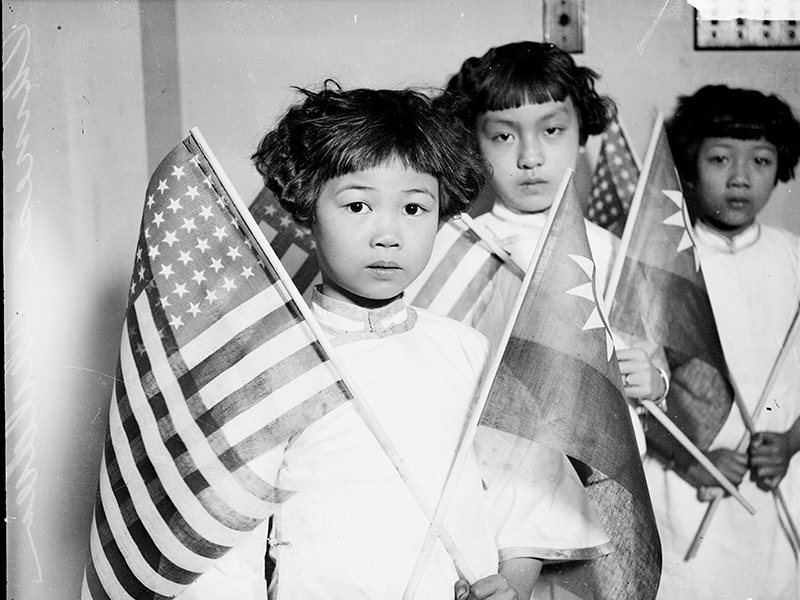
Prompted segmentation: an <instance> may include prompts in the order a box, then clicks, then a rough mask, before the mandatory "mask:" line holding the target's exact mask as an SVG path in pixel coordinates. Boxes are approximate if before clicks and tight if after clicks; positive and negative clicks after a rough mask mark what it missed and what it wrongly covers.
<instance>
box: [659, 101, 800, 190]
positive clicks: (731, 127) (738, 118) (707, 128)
mask: <svg viewBox="0 0 800 600" xmlns="http://www.w3.org/2000/svg"><path fill="white" fill-rule="evenodd" d="M665 127H666V131H667V136H668V138H669V142H670V148H671V149H672V154H673V156H674V158H675V166H676V167H677V168H678V172H679V173H680V174H681V177H682V178H683V180H684V181H685V182H688V183H690V184H691V183H693V182H695V181H696V179H697V155H698V153H699V152H700V144H701V143H702V142H703V140H704V139H706V138H710V137H722V138H734V139H739V140H760V139H762V138H764V139H766V140H767V141H768V142H770V143H772V144H775V147H776V148H777V150H778V172H777V180H778V181H783V182H786V181H789V180H790V179H793V178H794V169H795V166H797V161H798V158H799V157H800V122H798V120H797V117H796V116H795V115H794V114H793V113H792V109H791V107H790V106H789V105H788V104H786V103H785V102H784V101H783V100H781V99H780V98H778V97H777V96H775V95H774V94H773V95H769V96H768V95H766V94H762V93H761V92H759V91H757V90H752V89H741V88H729V87H728V86H726V85H707V86H704V87H702V88H700V89H699V90H697V91H696V92H695V93H694V94H693V95H691V96H681V97H679V99H678V106H677V108H676V109H675V113H674V115H673V116H672V117H671V118H670V119H669V120H668V121H667V122H666V124H665ZM776 183H777V181H776Z"/></svg>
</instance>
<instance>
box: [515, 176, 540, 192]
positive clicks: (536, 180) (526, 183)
mask: <svg viewBox="0 0 800 600" xmlns="http://www.w3.org/2000/svg"><path fill="white" fill-rule="evenodd" d="M546 184H547V181H546V180H545V179H542V178H540V177H533V178H530V179H523V180H522V181H520V182H519V187H521V188H522V189H524V190H537V189H539V188H541V187H543V186H545V185H546Z"/></svg>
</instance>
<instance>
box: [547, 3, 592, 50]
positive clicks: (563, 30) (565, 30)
mask: <svg viewBox="0 0 800 600" xmlns="http://www.w3.org/2000/svg"><path fill="white" fill-rule="evenodd" d="M583 3H584V0H543V2H542V5H543V7H544V41H545V42H550V43H551V44H555V45H556V46H558V47H559V48H561V49H562V50H564V51H566V52H573V53H580V52H583V38H584V23H585V21H584V15H585V13H584V4H583Z"/></svg>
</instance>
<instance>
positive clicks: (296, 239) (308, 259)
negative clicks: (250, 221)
mask: <svg viewBox="0 0 800 600" xmlns="http://www.w3.org/2000/svg"><path fill="white" fill-rule="evenodd" d="M250 214H251V215H253V218H254V219H255V220H256V222H257V223H258V226H259V228H260V229H261V231H262V232H263V233H264V237H265V238H266V239H267V241H268V242H269V245H270V246H272V249H273V250H274V251H275V254H277V255H278V258H280V260H281V263H283V266H284V268H285V269H286V271H287V272H288V273H289V275H290V276H291V278H292V281H293V282H294V284H295V285H296V286H297V289H298V290H300V293H301V294H302V295H303V297H304V298H306V299H309V298H310V295H311V290H312V289H313V288H314V286H315V285H316V284H318V283H320V281H321V278H320V274H319V262H318V261H317V251H316V248H315V245H314V240H313V239H312V237H311V236H310V235H309V234H308V233H307V232H305V231H303V230H302V229H300V227H298V226H297V223H295V222H294V220H293V219H292V217H291V216H290V215H289V213H288V212H287V211H286V210H285V209H284V208H283V207H282V206H281V205H280V203H279V202H278V201H277V200H276V198H275V196H274V195H273V194H272V192H270V191H269V190H268V189H267V188H266V187H265V188H262V190H261V192H260V193H259V194H258V196H256V197H255V199H254V200H253V202H252V204H250Z"/></svg>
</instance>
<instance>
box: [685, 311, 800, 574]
mask: <svg viewBox="0 0 800 600" xmlns="http://www.w3.org/2000/svg"><path fill="white" fill-rule="evenodd" d="M798 332H800V307H798V308H797V310H796V311H795V313H794V318H793V319H792V324H791V326H790V327H789V332H788V333H787V334H786V339H785V340H784V342H783V346H782V347H781V351H780V353H779V354H778V357H777V358H776V359H775V363H774V364H773V365H772V369H771V370H770V373H769V377H768V378H767V383H766V385H765V386H764V391H763V392H762V393H761V397H760V398H759V399H758V404H757V405H756V409H755V410H754V411H753V415H752V416H750V415H749V414H748V412H747V408H746V407H744V406H743V405H742V404H741V402H742V400H741V397H740V396H739V393H738V392H736V394H735V396H734V397H735V398H736V401H737V405H738V406H739V409H740V412H741V413H742V418H743V419H744V421H745V427H746V428H747V432H746V433H745V434H744V435H743V436H742V439H741V441H740V442H739V445H738V446H737V447H736V451H737V452H744V451H745V449H746V448H747V445H748V442H749V438H750V436H751V435H752V434H753V433H754V432H755V420H756V419H758V417H759V415H760V414H761V413H762V412H763V410H764V406H765V405H766V403H767V401H768V400H769V396H770V392H771V391H772V387H773V386H774V385H775V381H776V380H777V379H778V375H779V374H780V372H781V369H782V368H783V365H784V363H785V362H786V359H787V358H788V357H789V354H790V353H791V348H792V347H793V346H794V342H795V340H796V339H797V336H798ZM772 493H773V495H774V496H775V499H776V500H777V501H778V503H779V504H780V505H781V508H783V511H784V514H785V515H786V520H787V522H788V525H789V528H790V530H791V532H792V534H793V537H794V541H795V543H796V544H797V547H798V548H800V532H798V529H797V525H795V523H794V521H793V520H792V517H791V514H790V513H789V509H788V506H787V505H786V500H785V498H784V497H783V493H782V492H781V491H780V489H778V488H775V489H774V490H773V491H772ZM720 502H722V496H716V497H715V498H714V499H713V500H712V501H711V504H709V505H708V508H707V509H706V514H705V515H703V520H702V521H701V522H700V527H698V529H697V533H695V534H694V539H692V543H691V545H690V546H689V549H688V550H687V551H686V556H685V557H684V560H685V561H689V560H691V559H692V558H694V557H695V555H696V554H697V550H698V549H699V548H700V543H701V542H702V541H703V538H704V537H705V534H706V531H708V527H709V526H710V525H711V521H712V519H713V518H714V513H716V512H717V509H718V508H719V504H720Z"/></svg>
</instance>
